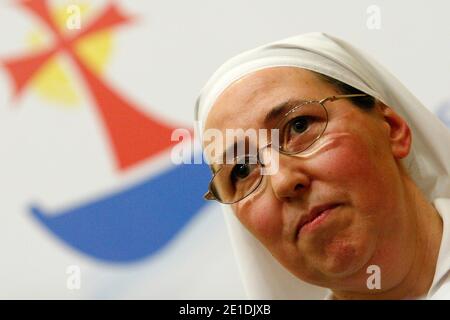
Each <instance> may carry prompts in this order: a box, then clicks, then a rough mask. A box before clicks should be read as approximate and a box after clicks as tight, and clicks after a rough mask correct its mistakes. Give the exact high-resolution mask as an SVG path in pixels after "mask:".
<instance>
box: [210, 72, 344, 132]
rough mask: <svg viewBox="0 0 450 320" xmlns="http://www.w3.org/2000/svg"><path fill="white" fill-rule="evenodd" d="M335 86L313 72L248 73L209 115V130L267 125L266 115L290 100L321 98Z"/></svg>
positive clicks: (215, 104) (232, 86)
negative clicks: (265, 121) (265, 122)
mask: <svg viewBox="0 0 450 320" xmlns="http://www.w3.org/2000/svg"><path fill="white" fill-rule="evenodd" d="M335 93H336V91H335V89H334V88H333V87H332V86H331V85H330V84H328V83H325V82H324V81H322V80H320V79H319V78H318V77H317V76H316V75H315V74H314V73H313V72H311V71H308V70H305V69H300V68H295V67H274V68H268V69H264V70H260V71H256V72H253V73H251V74H248V75H246V76H244V77H242V78H241V79H239V80H237V81H235V82H234V83H232V84H231V85H230V86H228V87H227V88H226V89H225V90H224V92H222V94H221V95H220V96H219V97H218V99H217V100H216V102H215V103H214V105H213V106H212V108H211V111H210V112H209V114H208V118H207V120H206V123H205V129H209V128H215V129H219V130H221V131H224V130H225V129H244V130H246V129H249V128H252V129H258V128H264V127H265V126H264V125H263V124H264V119H265V117H266V115H267V114H268V113H269V112H270V111H271V110H272V109H273V108H274V107H275V106H277V105H280V104H281V103H284V102H286V101H287V100H316V99H317V100H318V99H322V98H324V97H326V96H328V95H332V94H335Z"/></svg>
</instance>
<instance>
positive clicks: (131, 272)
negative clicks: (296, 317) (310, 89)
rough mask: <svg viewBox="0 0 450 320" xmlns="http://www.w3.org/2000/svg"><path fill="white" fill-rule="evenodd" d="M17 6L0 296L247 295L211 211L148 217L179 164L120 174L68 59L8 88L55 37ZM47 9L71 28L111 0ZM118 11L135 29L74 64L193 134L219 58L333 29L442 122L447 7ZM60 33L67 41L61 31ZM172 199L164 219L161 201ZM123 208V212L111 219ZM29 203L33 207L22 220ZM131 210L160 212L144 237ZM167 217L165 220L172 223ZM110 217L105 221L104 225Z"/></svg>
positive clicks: (4, 40)
mask: <svg viewBox="0 0 450 320" xmlns="http://www.w3.org/2000/svg"><path fill="white" fill-rule="evenodd" d="M28 1H29V2H30V3H33V4H41V3H45V1H44V0H28ZM18 2H19V1H14V0H0V164H1V165H0V199H1V202H0V219H1V222H0V240H1V241H0V254H1V259H0V268H1V272H0V283H1V286H0V298H32V299H34V298H62V299H72V298H81V299H89V298H100V299H103V298H113V299H131V298H150V299H167V298H173V299H219V298H220V299H243V298H245V297H246V296H245V290H244V287H243V285H242V282H241V280H240V278H239V271H238V268H237V266H236V263H235V261H234V258H233V253H232V249H231V246H230V243H229V240H228V235H227V233H226V229H225V224H224V220H223V217H222V213H221V212H220V210H219V208H218V206H217V205H214V204H212V205H211V204H208V205H203V204H195V205H194V204H192V203H193V202H194V201H191V200H186V199H182V197H181V196H180V192H178V191H177V192H175V191H173V192H172V193H171V194H170V197H169V198H170V201H167V200H165V201H163V202H162V203H163V204H162V207H158V208H156V205H155V207H152V204H154V203H156V202H157V200H158V199H159V198H161V197H162V194H161V192H164V190H166V189H164V188H168V189H172V187H171V186H170V185H169V186H168V185H167V183H166V182H167V181H166V180H163V181H162V182H161V181H159V180H157V177H158V175H160V174H161V173H164V172H167V170H169V172H172V171H173V170H175V166H174V165H173V164H172V163H171V162H170V157H169V153H170V148H169V146H165V148H163V150H162V151H161V152H160V153H156V154H154V155H152V156H147V157H142V159H141V161H139V162H135V163H136V165H133V166H131V165H130V166H125V167H119V166H118V165H117V161H118V160H117V157H118V154H119V153H120V152H118V151H117V150H115V151H114V150H113V148H112V144H111V135H110V133H111V132H108V131H107V130H106V129H105V125H104V123H103V122H102V121H101V119H100V116H99V114H100V113H99V112H97V111H98V109H96V108H97V105H98V104H99V103H98V101H95V99H94V98H93V95H92V93H91V91H90V90H88V89H87V87H86V85H85V82H86V80H85V79H84V78H83V77H82V76H81V74H80V72H79V70H78V69H77V67H76V66H75V65H74V63H73V61H71V60H70V58H69V57H68V56H64V55H58V56H55V57H57V58H54V60H52V61H53V62H54V63H57V64H58V66H50V67H49V66H48V65H47V66H43V67H42V68H40V69H39V70H38V71H37V73H36V75H35V76H34V77H32V78H30V79H29V82H28V83H27V84H26V86H24V88H23V90H22V91H21V92H20V95H18V96H17V97H14V90H15V89H17V87H15V85H14V82H13V81H12V80H13V77H12V73H11V70H10V69H8V68H7V67H6V66H7V65H8V62H11V61H12V60H11V59H18V58H20V57H22V55H24V54H32V53H36V52H40V51H39V50H45V48H46V47H51V46H52V43H53V41H54V39H52V37H51V32H50V31H49V29H48V28H46V26H45V25H44V24H43V23H42V22H41V21H40V20H39V19H38V18H37V16H36V15H35V14H31V13H30V11H27V10H26V9H25V8H24V7H23V6H20V5H18ZM48 2H49V8H50V11H51V12H52V14H53V13H55V15H57V14H56V12H58V10H59V12H60V14H59V15H57V16H58V17H59V19H62V20H61V21H63V22H64V19H68V17H70V14H68V13H67V12H66V11H65V9H66V8H67V6H68V5H71V4H75V5H77V6H80V7H81V8H82V10H81V12H82V14H81V31H83V28H84V27H86V26H87V25H88V24H89V21H92V19H95V17H96V16H97V15H98V14H99V13H100V12H101V11H102V10H103V9H105V8H107V7H108V6H109V5H110V4H111V3H112V1H110V0H102V1H95V2H93V3H92V4H90V5H89V3H91V2H92V1H87V0H85V1H82V0H72V1H66V0H57V1H48ZM114 3H115V4H116V7H117V8H118V10H120V12H123V14H125V15H132V16H135V17H136V20H135V21H133V22H131V23H129V24H127V25H121V26H118V27H117V28H114V29H112V30H110V31H109V33H108V34H102V35H100V37H99V38H97V39H96V40H95V39H94V40H93V41H90V42H89V43H86V45H85V51H83V52H84V54H85V55H84V57H85V58H86V55H87V59H86V60H85V61H87V63H88V65H89V66H91V67H92V69H93V70H95V73H96V74H97V75H98V76H99V77H101V79H103V80H104V81H106V82H107V83H108V84H109V85H110V86H111V87H112V88H115V90H116V91H117V92H119V93H120V95H121V96H122V97H124V99H126V100H127V101H132V102H133V106H135V107H136V108H135V109H136V110H139V111H140V112H141V113H142V114H144V115H148V116H149V117H151V118H152V119H157V120H158V121H160V122H162V123H166V124H170V126H173V127H180V126H182V127H187V128H192V127H193V106H194V102H195V98H196V95H197V93H198V91H199V90H200V88H201V87H202V85H203V84H204V83H205V81H206V80H207V78H208V77H209V76H210V74H211V73H212V72H213V71H214V70H215V69H216V68H217V67H218V66H219V65H220V64H221V63H222V62H224V61H225V60H226V59H227V58H229V57H231V56H233V55H235V54H237V53H239V52H241V51H243V50H246V49H249V48H253V47H255V46H257V45H261V44H263V43H266V42H269V41H274V40H278V39H281V38H285V37H288V36H292V35H295V34H299V33H305V32H311V31H324V32H327V33H330V34H333V35H335V36H338V37H341V38H343V39H345V40H347V41H349V42H351V43H353V44H354V45H355V46H357V47H360V48H362V49H363V50H365V51H367V52H369V53H371V54H372V55H373V56H374V57H375V58H376V59H377V60H378V61H380V62H381V63H382V64H384V65H385V66H386V67H387V68H388V69H390V70H391V71H392V72H393V73H394V74H395V75H396V76H397V77H398V78H399V79H400V80H401V81H402V82H403V83H404V84H405V85H406V86H407V87H408V88H409V89H410V90H411V91H412V92H413V93H415V94H416V96H417V97H418V98H419V99H420V100H422V101H423V103H424V104H425V105H426V106H428V107H429V108H430V109H431V110H433V111H434V112H436V113H438V114H439V115H440V117H441V118H442V119H443V120H444V121H445V122H446V123H447V124H448V125H449V126H450V92H449V87H450V72H449V71H450V22H448V13H449V12H450V3H448V2H447V1H439V0H434V1H420V2H419V1H417V2H411V1H406V0H405V1H399V0H397V1H387V0H385V1H366V0H347V1H340V2H339V1H331V0H330V1H325V0H316V1H303V0H295V1H294V0H292V1H267V0H266V1H261V0H246V1H242V0H240V1H238V0H228V1H210V0H191V1H174V0H168V1H153V0H152V1H139V0H123V1H114ZM62 30H63V31H64V32H69V31H67V30H64V24H62ZM86 52H87V53H86ZM20 68H22V69H20ZM15 70H16V72H17V74H22V75H23V77H26V75H27V74H29V73H30V71H29V70H31V69H30V65H29V64H28V65H24V64H19V65H18V67H17V68H16V69H15ZM21 70H22V71H21ZM23 70H25V71H23ZM27 70H28V71H27ZM17 74H16V75H17ZM106 107H109V105H108V104H106ZM96 110H97V111H96ZM120 117H121V114H119V118H120ZM120 119H122V118H120ZM115 121H116V122H117V121H119V120H115ZM119 122H120V121H119ZM102 123H103V125H102ZM121 126H122V127H121V129H124V128H125V129H124V130H122V131H121V132H127V131H126V130H127V123H125V122H124V123H122V124H121ZM130 126H131V125H130ZM121 129H117V130H119V131H120V130H121ZM116 139H119V140H120V138H117V137H116ZM128 142H129V143H128V144H127V143H125V146H124V147H123V148H124V149H123V150H125V151H123V150H122V151H121V152H122V154H125V153H126V152H128V151H126V150H132V148H133V143H134V141H133V140H130V141H128ZM129 145H131V149H127V148H129ZM174 172H175V171H174ZM177 172H178V171H176V172H175V173H174V174H177ZM189 177H190V176H189ZM155 179H156V180H157V181H158V183H159V184H158V188H161V189H160V190H161V191H160V192H158V189H157V190H156V191H155V190H154V189H151V188H150V189H145V190H146V192H147V193H146V194H145V193H139V197H140V198H139V201H140V202H139V203H141V206H142V208H144V209H142V208H141V207H140V209H139V208H137V206H135V205H134V203H133V199H135V198H133V197H134V196H128V193H127V190H129V189H132V190H133V192H135V191H136V190H135V188H134V187H135V186H136V185H139V184H140V183H143V182H145V183H147V182H149V183H151V182H152V181H153V182H154V181H156V180H155ZM180 179H181V178H180ZM170 181H173V180H170ZM180 181H183V180H180ZM186 181H187V180H186ZM202 181H203V180H202ZM182 183H183V182H182ZM198 183H200V182H198ZM194 187H195V188H197V187H198V188H199V189H201V188H203V189H205V190H206V185H201V186H198V185H197V182H194V183H193V184H192V185H189V184H186V187H185V189H183V193H185V194H187V195H189V192H191V190H192V188H194ZM149 190H150V191H149ZM136 192H137V191H136ZM124 193H126V194H127V196H124V197H119V198H118V199H116V200H117V201H119V202H120V201H121V202H120V203H119V206H116V205H117V203H118V202H108V201H109V200H110V198H111V195H115V194H118V195H122V194H124ZM143 195H144V196H143ZM195 196H197V197H198V194H197V193H195ZM162 198H164V197H162ZM99 199H107V200H108V201H106V200H105V203H103V202H102V203H103V205H104V206H102V210H103V211H102V212H103V214H104V216H101V219H100V220H95V219H96V217H97V216H96V212H97V211H95V210H96V208H97V207H96V206H94V207H89V208H90V209H89V210H87V209H86V206H88V204H93V203H94V204H96V203H97V201H98V200H99ZM114 199H115V198H114ZM116 200H115V201H116ZM177 201H178V202H179V203H178V204H176V203H177ZM183 201H184V202H183ZM172 202H173V203H175V204H176V209H177V210H178V211H177V212H176V214H174V213H175V212H171V211H170V210H169V209H167V210H166V209H165V208H166V207H164V205H166V204H167V203H170V205H172ZM197 202H198V201H197ZM158 203H159V202H158ZM122 205H123V206H124V208H128V209H123V210H122V209H120V210H119V209H117V208H122ZM167 205H168V206H169V204H167ZM127 206H128V207H127ZM36 207H37V208H38V209H39V210H38V211H39V213H36V212H37V211H33V208H35V209H36ZM171 208H172V207H171ZM184 208H186V210H188V209H189V208H190V209H189V210H193V213H190V214H189V215H186V217H187V218H186V217H185V218H184V220H183V221H182V223H181V222H180V221H181V220H182V219H181V218H180V220H176V219H175V218H173V217H175V216H176V217H178V216H179V215H182V214H181V213H180V212H182V211H183V210H184ZM75 209H76V210H75ZM85 209H86V210H87V211H85ZM138 209H139V210H141V209H142V210H144V212H146V211H148V212H158V215H156V216H155V217H156V218H155V219H156V220H154V221H156V222H155V223H154V224H151V223H150V222H149V221H150V220H149V221H147V220H145V219H146V218H144V220H145V223H148V227H149V229H148V232H149V233H154V234H155V236H154V237H153V238H152V237H150V238H146V236H145V232H142V230H144V231H145V228H146V226H141V227H142V228H141V229H139V230H141V231H140V232H142V237H141V236H138V233H137V232H136V237H135V238H134V236H133V235H134V234H135V233H133V231H134V230H133V228H134V227H136V225H139V224H140V223H139V221H138V222H137V223H136V221H135V222H134V224H131V225H129V226H128V225H127V223H128V221H129V220H130V219H135V218H133V217H134V216H133V214H134V213H133V212H135V211H136V212H138V211H139V210H138ZM127 210H130V211H127ZM142 210H141V211H139V212H142ZM180 210H181V211H180ZM109 212H111V216H108V213H109ZM113 213H114V215H113ZM69 216H70V217H69ZM38 217H41V220H39V218H38ZM71 217H72V218H73V219H72V218H71ZM85 217H86V219H85ZM105 217H106V218H105ZM108 217H109V218H108ZM130 217H131V218H130ZM140 217H141V216H140ZM83 219H85V220H83ZM115 219H117V221H116V220H115ZM171 219H174V221H175V220H176V221H175V222H173V224H172V225H171V223H172V222H171V221H172V220H171ZM111 220H114V221H115V222H114V224H111V225H110V222H111ZM144 220H142V221H144ZM152 221H153V220H152ZM161 221H162V222H161ZM164 221H169V222H168V223H167V225H166V224H164V223H165V222H164ZM152 223H153V222H152ZM158 223H162V225H163V226H164V228H167V230H169V231H170V232H169V231H167V232H168V233H169V234H170V237H169V238H170V239H166V240H165V241H163V243H159V242H158V239H159V237H158V234H159V233H158V232H159V231H160V230H159V229H158V228H159V227H155V226H159V224H158ZM176 223H178V227H177V228H175V227H174V225H175V224H176ZM77 228H78V229H77ZM124 228H125V229H124ZM161 228H162V227H161ZM105 230H106V231H105ZM121 230H125V231H126V234H127V237H128V238H127V237H125V236H122V234H121ZM96 232H98V238H99V239H100V238H101V241H100V240H98V239H97V238H96V237H95V234H96ZM139 234H141V233H139ZM102 237H103V238H102ZM97 240H98V241H97ZM127 241H132V242H130V243H131V244H130V251H132V252H133V254H134V255H133V256H131V255H130V256H127V255H126V250H125V249H126V246H127V245H128V243H127ZM133 241H134V242H133ZM150 242H152V243H150ZM151 246H153V247H155V248H157V250H156V249H155V250H150V249H149V248H150V247H151ZM120 248H122V249H120ZM124 248H125V249H124ZM114 250H118V251H117V252H115V251H114ZM120 250H121V251H120ZM119 251H120V252H119ZM70 266H75V268H74V269H73V268H72V269H71V268H70ZM311 297H316V296H310V295H308V292H305V298H311Z"/></svg>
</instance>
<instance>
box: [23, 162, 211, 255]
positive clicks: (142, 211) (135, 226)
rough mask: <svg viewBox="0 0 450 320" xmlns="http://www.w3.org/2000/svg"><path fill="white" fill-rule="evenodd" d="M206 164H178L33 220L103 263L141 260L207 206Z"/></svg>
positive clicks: (38, 213) (37, 211)
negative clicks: (117, 190)
mask: <svg viewBox="0 0 450 320" xmlns="http://www.w3.org/2000/svg"><path fill="white" fill-rule="evenodd" d="M210 178H211V174H210V171H209V169H208V166H207V165H206V164H182V165H179V166H176V167H174V168H171V169H170V170H167V171H165V172H163V173H161V174H160V175H158V176H154V177H152V178H150V179H147V180H146V181H144V182H141V183H139V184H137V185H134V186H132V187H130V188H128V189H126V190H124V191H121V192H117V193H115V194H112V195H109V196H106V197H104V198H101V199H98V200H96V201H94V202H92V203H87V204H84V205H81V206H79V207H76V208H72V209H70V210H67V211H64V212H57V214H56V215H54V214H50V215H49V214H48V213H46V212H43V211H42V210H41V209H39V207H37V206H32V207H31V212H32V215H33V216H34V217H35V218H36V219H38V221H40V222H41V223H42V224H43V225H44V226H45V227H46V228H48V229H49V231H50V232H51V233H53V234H54V235H55V236H56V237H58V238H59V239H60V240H62V241H64V242H65V243H67V244H68V245H69V246H71V247H73V248H76V249H78V250H79V251H81V252H83V253H85V254H87V255H89V256H91V257H94V258H96V259H100V260H104V261H106V262H115V263H128V262H135V261H137V260H140V259H143V258H146V257H148V256H150V255H152V254H154V253H155V252H156V251H158V250H159V249H161V248H162V247H163V246H164V245H165V244H167V243H168V242H169V241H170V240H171V239H172V238H174V236H175V235H176V234H177V233H178V232H179V231H180V230H181V229H182V228H183V227H184V226H186V224H187V223H188V222H189V220H190V219H191V218H192V217H194V216H195V214H196V213H198V212H199V210H200V209H201V208H202V207H203V206H204V205H205V204H206V201H205V200H204V199H203V197H202V196H203V194H204V192H205V190H206V188H207V184H208V181H209V179H210Z"/></svg>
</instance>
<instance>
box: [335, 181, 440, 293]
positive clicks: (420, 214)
mask: <svg viewBox="0 0 450 320" xmlns="http://www.w3.org/2000/svg"><path fill="white" fill-rule="evenodd" d="M407 180H408V181H407V183H406V186H407V188H406V189H407V194H408V196H407V197H406V198H407V201H406V203H407V204H408V205H407V209H408V212H409V213H413V218H414V219H413V221H412V223H411V227H410V231H411V232H414V235H415V237H414V242H415V246H412V248H413V249H412V250H414V252H413V253H412V256H413V259H412V262H411V263H410V264H409V266H408V267H407V269H406V271H405V272H404V273H403V277H402V278H401V279H395V280H396V281H394V282H395V283H397V284H396V285H394V286H392V287H391V288H389V289H388V290H386V291H379V290H377V291H373V290H367V291H365V292H348V291H333V298H335V299H417V298H422V297H425V296H426V295H427V293H428V291H429V290H430V288H431V285H432V283H433V279H434V274H435V270H436V263H437V259H438V256H439V248H440V244H441V239H442V228H443V226H442V219H441V217H440V215H439V213H438V212H437V211H436V209H435V208H434V207H433V205H432V204H431V203H429V202H428V201H427V199H426V198H425V196H424V195H423V194H422V192H421V191H420V190H419V189H418V188H417V186H416V185H415V184H414V182H412V181H411V180H409V179H407ZM399 260H401V259H399ZM398 267H399V268H402V267H403V268H404V266H403V265H402V261H399V264H398Z"/></svg>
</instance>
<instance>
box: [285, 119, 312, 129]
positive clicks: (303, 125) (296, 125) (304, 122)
mask: <svg viewBox="0 0 450 320" xmlns="http://www.w3.org/2000/svg"><path fill="white" fill-rule="evenodd" d="M309 124H310V119H309V117H305V116H301V117H297V118H295V119H292V120H291V121H290V123H289V126H290V129H291V132H293V133H303V132H305V131H306V130H308V127H309Z"/></svg>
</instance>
